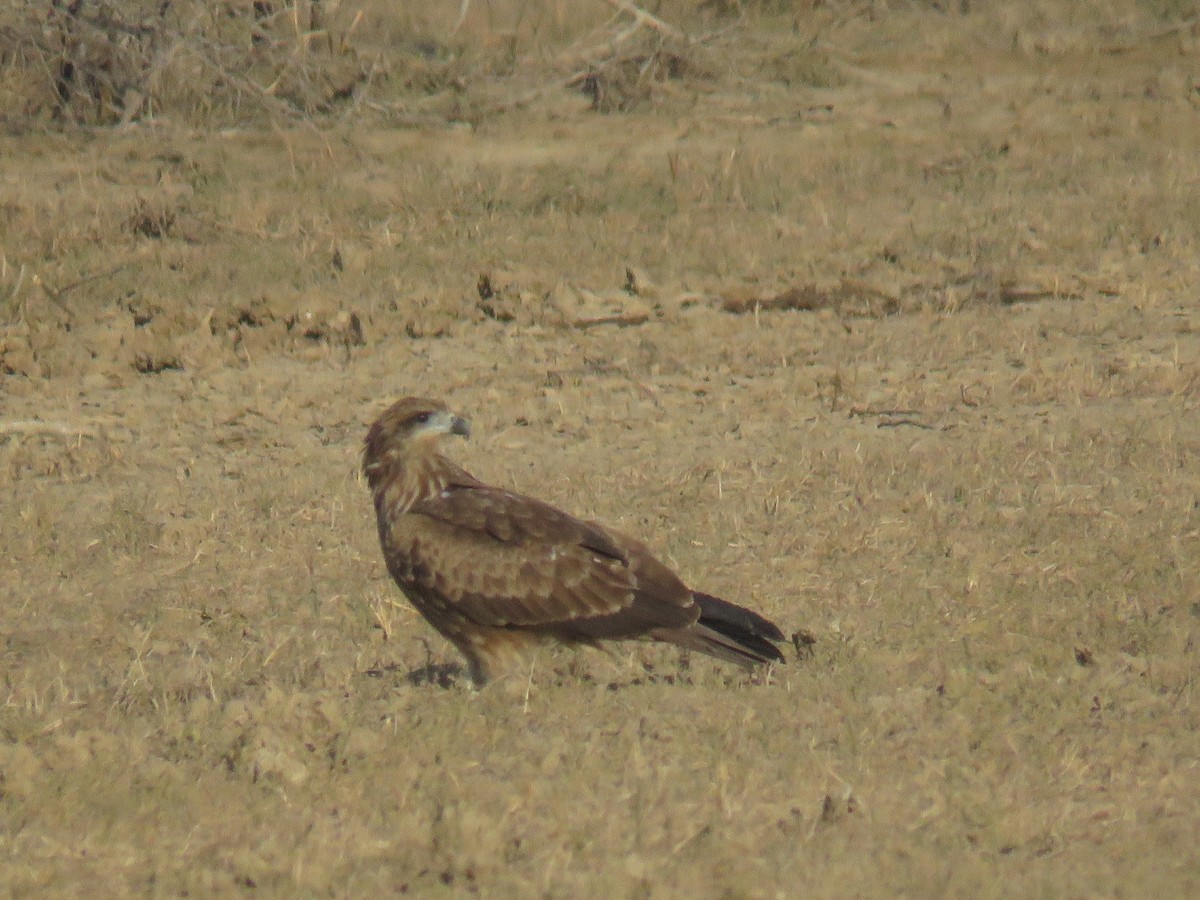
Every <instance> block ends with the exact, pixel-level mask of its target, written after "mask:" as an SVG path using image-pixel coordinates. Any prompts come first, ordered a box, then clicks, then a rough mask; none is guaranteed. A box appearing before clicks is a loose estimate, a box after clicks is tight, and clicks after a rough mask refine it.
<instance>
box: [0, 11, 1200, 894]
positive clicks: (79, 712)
mask: <svg viewBox="0 0 1200 900" xmlns="http://www.w3.org/2000/svg"><path fill="white" fill-rule="evenodd" d="M599 5H600V6H602V7H603V4H599ZM443 6H445V7H446V9H445V10H444V20H438V21H436V22H433V23H432V24H430V26H429V27H430V28H431V29H434V30H435V31H436V30H437V29H440V32H438V33H440V34H442V35H443V36H445V35H448V34H449V33H450V31H451V29H452V27H453V25H454V19H455V17H456V14H457V12H458V8H459V6H460V5H459V4H458V3H446V4H443ZM716 6H721V5H720V4H716ZM734 6H736V4H734ZM950 7H953V8H950ZM492 9H493V8H492V7H490V6H488V5H487V4H483V3H477V4H475V5H474V6H473V7H471V8H470V9H468V13H469V15H468V18H467V20H466V21H465V22H464V24H463V25H462V26H461V28H460V31H459V32H458V38H457V39H458V40H461V41H464V42H468V41H476V42H478V43H479V45H480V46H483V45H484V44H485V43H486V39H487V38H488V36H489V35H494V34H495V33H497V32H498V31H499V30H500V26H499V25H497V24H496V23H495V22H492V21H489V20H488V19H487V16H488V15H490V14H491V11H492ZM681 9H682V8H681V7H679V6H676V7H663V8H662V9H660V10H659V12H660V14H661V16H662V18H663V19H664V20H665V21H667V22H669V23H673V24H674V25H676V26H679V27H682V28H684V29H685V30H687V31H688V32H689V34H692V35H693V36H695V35H702V34H707V35H710V36H711V40H707V41H706V42H703V43H699V44H698V45H697V46H695V47H694V48H693V50H692V51H690V52H691V54H692V55H690V56H688V57H687V58H686V59H685V60H684V61H685V62H686V63H687V65H683V64H679V65H676V64H674V63H672V65H669V66H665V67H664V68H662V69H661V71H658V70H656V73H652V74H654V77H652V78H651V77H645V72H642V73H640V74H639V73H638V72H636V71H634V70H632V69H630V70H628V72H627V76H628V79H632V80H631V81H627V82H621V81H620V80H619V79H618V78H617V76H616V75H613V74H611V73H610V74H609V75H607V76H606V77H605V78H604V79H599V80H596V79H594V80H593V82H589V83H584V84H582V87H583V88H584V90H582V91H580V90H575V89H573V88H574V87H578V86H579V85H573V86H570V87H562V86H559V87H554V88H553V89H547V90H536V89H535V90H533V91H532V92H531V93H527V94H522V99H521V101H520V102H512V103H502V102H497V101H496V98H497V97H502V96H503V88H504V84H508V83H510V82H504V83H501V82H494V83H492V84H489V85H485V86H483V87H479V88H478V90H479V91H480V92H481V93H478V94H471V93H470V91H471V90H474V89H475V88H472V87H471V86H470V85H468V86H467V87H466V88H463V89H462V90H461V91H459V94H457V95H455V96H456V97H457V99H455V100H454V102H455V103H464V104H465V103H467V102H468V101H470V102H475V103H477V105H476V106H475V107H474V112H473V113H471V114H470V115H465V114H464V116H463V117H462V118H455V117H454V116H450V115H443V113H444V110H443V109H442V108H441V107H438V109H437V114H438V115H439V116H442V119H441V120H440V124H438V123H437V122H433V123H432V124H421V125H414V124H413V123H412V122H411V121H408V120H406V121H403V122H400V121H396V120H395V119H394V117H392V118H389V115H388V110H387V109H386V108H384V105H383V104H376V105H374V106H372V105H370V104H365V103H364V104H363V105H362V106H361V107H359V108H357V109H355V110H353V111H351V112H349V113H347V114H345V115H340V116H326V117H317V116H311V117H308V118H306V119H304V120H303V121H298V122H283V123H281V122H279V121H275V122H272V123H270V124H265V125H243V126H229V125H222V126H221V127H217V126H215V125H211V124H205V122H204V121H203V120H200V119H197V120H195V121H190V120H188V119H187V117H186V116H183V115H175V116H171V115H166V114H164V115H161V116H158V117H147V118H143V119H139V120H138V121H133V122H129V123H126V124H125V125H116V126H112V127H105V128H85V127H79V126H73V125H72V126H62V127H58V126H54V125H52V124H45V123H43V124H38V123H36V122H35V123H33V124H29V123H27V124H26V126H24V127H13V123H12V121H11V120H9V125H10V127H9V128H8V130H7V132H6V134H5V135H4V136H3V137H0V160H2V162H0V184H2V189H0V249H2V254H3V255H2V257H0V317H2V318H0V482H2V484H0V547H2V548H3V558H4V569H3V578H2V580H0V611H2V615H0V638H2V640H3V656H2V657H0V697H2V698H3V704H2V706H0V860H2V862H0V892H3V893H5V894H8V895H11V896H32V895H39V896H55V895H57V896H79V895H81V894H84V893H86V894H89V895H101V896H103V895H108V896H115V895H123V894H145V895H153V896H158V895H163V896H182V895H190V896H209V895H213V896H217V895H219V896H234V895H238V894H245V895H247V896H249V895H256V896H263V895H269V896H372V895H374V896H379V895H383V896H387V895H395V894H401V893H409V894H414V895H442V896H457V895H464V894H475V893H478V894H481V895H485V896H521V897H529V896H544V897H626V896H630V897H635V896H636V897H675V896H697V897H747V898H751V897H753V898H757V897H792V896H812V897H844V896H855V897H892V896H972V897H1001V896H1004V897H1012V896H1033V897H1074V896H1089V897H1091V896H1127V897H1128V896H1159V897H1168V896H1178V897H1183V896H1196V895H1198V894H1200V849H1198V848H1200V705H1198V704H1200V698H1197V697H1196V693H1195V679H1196V670H1197V655H1198V650H1197V644H1196V642H1197V635H1198V632H1200V473H1198V470H1197V451H1198V450H1200V416H1198V415H1197V412H1198V406H1200V403H1198V400H1197V384H1198V379H1200V303H1198V298H1200V141H1198V139H1197V135H1200V30H1198V26H1197V24H1196V20H1195V19H1191V20H1190V21H1182V20H1181V18H1180V17H1181V16H1182V15H1183V14H1184V13H1186V12H1187V9H1185V8H1184V7H1183V6H1172V5H1171V4H1169V3H1163V4H1152V3H1112V4H1107V5H1105V4H1099V5H1098V4H1095V3H1088V4H1069V3H1064V4H1037V3H1032V2H1029V3H1025V2H1013V3H1001V4H995V5H991V4H975V3H972V4H969V6H968V4H965V3H964V4H962V5H961V8H959V6H958V5H956V4H949V5H948V7H947V8H945V9H942V8H939V7H938V6H934V5H930V4H925V3H911V4H909V3H893V4H890V8H889V4H879V3H877V4H840V5H839V4H833V5H824V6H819V7H817V8H816V9H809V8H808V7H807V5H804V7H803V8H797V9H796V10H792V11H791V12H784V13H775V12H766V11H763V10H761V9H759V10H757V11H755V10H746V11H744V12H745V15H744V16H743V17H742V18H741V19H738V18H736V16H735V15H734V14H733V13H732V12H730V10H728V9H726V10H725V12H726V17H725V18H724V19H718V20H716V24H714V23H713V21H710V20H708V19H705V20H703V21H701V20H699V19H697V20H696V21H690V20H688V19H687V18H686V17H685V16H684V15H683V13H682V12H681ZM605 11H606V12H607V11H611V10H610V9H608V8H605ZM1193 13H1194V10H1193ZM375 14H378V10H376V13H375ZM614 21H616V22H617V24H618V25H619V26H620V27H622V28H624V27H629V26H630V24H631V20H630V19H629V18H628V17H621V16H618V17H617V19H615V20H614ZM722 22H723V23H724V24H723V25H722V24H721V23H722ZM370 27H372V23H371V21H370V20H367V21H366V23H365V24H364V25H363V26H362V28H363V30H364V32H365V31H366V30H367V29H369V28H370ZM374 27H378V23H377V22H376V23H375V26H374ZM564 27H565V26H564ZM614 27H617V26H614ZM642 28H643V29H644V30H647V31H653V26H651V25H643V26H642ZM719 28H723V29H724V30H723V31H721V32H720V33H719V34H718V33H717V31H718V29H719ZM551 38H553V39H554V40H558V38H556V37H554V35H551V36H550V37H545V38H544V40H545V41H546V42H547V46H551V45H552V41H551ZM554 46H557V45H554ZM657 59H658V63H661V62H662V61H663V60H664V59H666V57H661V56H660V57H658V58H657ZM667 61H668V62H670V60H667ZM658 63H656V65H657V64H658ZM521 71H523V70H520V68H519V67H518V71H517V72H516V74H515V75H513V82H511V83H516V82H517V81H519V76H520V75H521ZM538 71H547V70H545V69H539V70H538ZM630 72H631V73H632V74H629V73H630ZM568 74H569V73H568ZM630 84H632V85H633V87H632V88H631V87H630ZM520 89H521V91H525V90H526V87H525V86H521V88H520ZM456 90H458V89H457V88H456ZM486 91H491V93H486ZM601 94H603V97H602V96H600V95H601ZM440 96H443V98H444V97H445V96H449V94H445V95H440ZM464 97H465V98H466V99H465V100H464V99H462V98H464ZM472 98H475V99H474V100H472ZM479 98H483V99H479ZM605 98H607V99H605ZM447 102H449V101H447ZM411 393H420V394H427V395H434V396H439V397H443V398H445V399H446V400H447V401H448V402H449V403H450V404H451V405H452V407H453V408H454V409H455V410H456V411H459V412H461V413H462V414H464V415H467V416H469V417H470V418H471V419H472V420H473V426H474V436H473V438H472V440H471V441H469V442H466V443H462V444H459V445H456V446H455V447H454V448H453V449H454V452H455V453H456V458H457V459H458V461H460V462H461V463H462V464H464V465H465V466H466V467H467V468H468V469H469V470H471V471H473V472H474V473H476V474H477V475H479V476H480V477H483V478H485V479H487V480H489V481H492V482H495V483H499V484H501V485H505V486H509V487H512V488H514V489H518V490H521V491H523V492H527V493H532V494H535V495H537V496H540V497H542V498H544V499H546V500H549V501H551V502H553V503H555V504H557V505H559V506H562V507H564V508H565V509H568V510H570V511H572V512H574V513H576V514H579V515H584V516H587V517H591V518H596V519H599V520H601V521H604V522H608V523H610V524H612V525H614V526H617V527H619V528H620V529H622V530H623V531H626V532H629V533H631V534H634V535H637V536H639V537H640V538H642V539H643V540H644V541H646V542H647V543H648V544H649V545H650V546H652V547H653V548H655V549H656V550H657V551H659V552H660V553H661V555H662V557H663V558H664V559H665V560H666V561H668V562H669V563H671V564H672V565H673V566H675V567H676V568H677V570H678V571H679V572H680V573H681V574H682V575H683V576H684V577H685V579H686V580H688V581H689V582H690V583H691V584H694V585H695V586H696V587H701V588H703V589H705V590H707V591H710V592H712V593H715V594H718V595H721V596H724V597H727V598H729V599H731V600H735V601H738V602H741V603H744V604H746V605H750V606H753V607H754V608H756V609H759V610H761V611H762V612H764V613H765V614H767V615H769V616H771V617H772V618H774V619H775V620H777V621H778V622H779V623H780V624H781V625H782V626H783V627H784V629H785V631H787V633H788V634H789V635H790V634H793V633H794V634H796V648H795V650H793V648H791V647H789V648H788V655H789V660H788V664H787V665H786V666H782V667H779V668H777V669H775V670H774V671H771V672H770V673H768V674H766V675H765V676H764V677H760V678H750V677H748V676H747V675H745V674H744V673H741V672H739V671H737V670H732V669H730V668H728V667H723V666H721V665H720V664H718V663H716V662H713V661H710V660H708V659H704V658H698V657H694V656H693V657H691V658H688V657H686V656H684V655H682V654H680V653H679V652H677V651H676V650H674V649H672V648H664V647H658V646H651V645H643V644H634V645H625V646H621V647H618V648H616V649H615V652H614V653H613V654H611V655H605V654H601V653H597V652H594V651H586V650H585V651H558V652H554V651H546V652H544V653H542V654H541V655H539V656H537V657H534V658H531V659H530V661H529V665H528V668H527V670H525V671H522V672H519V673H514V674H513V675H511V676H509V677H508V678H506V679H502V680H501V682H499V683H498V684H495V685H492V686H489V687H488V688H487V689H485V690H483V691H481V692H475V691H473V690H471V689H470V687H469V685H467V684H465V683H464V682H463V680H462V679H457V680H456V679H449V682H448V683H446V681H445V680H443V681H442V682H441V683H439V682H438V681H437V680H436V679H435V680H434V681H433V683H431V681H430V679H429V678H427V677H425V676H426V675H427V674H428V673H429V672H431V671H436V670H437V666H439V665H441V664H445V663H452V662H455V661H456V655H455V653H454V651H453V648H452V647H450V646H449V645H447V644H446V643H445V642H444V641H442V640H441V639H440V638H438V637H437V636H436V634H434V633H433V632H432V631H431V630H430V629H429V628H428V627H427V626H425V625H424V624H423V623H422V622H421V621H420V620H419V619H418V618H417V616H416V615H415V613H413V612H412V610H411V609H410V608H409V607H408V606H407V605H406V603H405V602H404V601H403V598H402V597H401V595H400V594H399V592H398V590H397V589H396V588H395V586H394V585H393V584H392V583H391V582H390V581H389V579H388V577H387V573H386V571H385V569H384V567H383V563H382V558H381V554H380V552H379V548H378V544H377V539H376V536H375V532H374V522H373V516H372V510H371V505H370V501H369V498H368V496H367V492H366V489H365V486H364V483H363V482H362V480H361V478H360V477H359V475H358V473H357V466H358V455H359V449H360V444H361V441H362V438H363V436H364V433H365V429H366V426H367V424H368V423H369V422H370V421H371V420H372V418H373V417H374V416H375V415H377V414H378V413H379V412H380V411H381V410H382V408H383V407H384V406H385V405H386V404H387V403H388V402H390V401H391V400H393V399H395V398H397V397H399V396H402V395H405V394H411ZM431 665H432V668H431Z"/></svg>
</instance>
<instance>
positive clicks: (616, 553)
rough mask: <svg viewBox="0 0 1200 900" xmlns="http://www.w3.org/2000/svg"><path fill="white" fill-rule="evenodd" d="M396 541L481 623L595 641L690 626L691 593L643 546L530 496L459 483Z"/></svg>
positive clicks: (414, 571)
mask: <svg viewBox="0 0 1200 900" xmlns="http://www.w3.org/2000/svg"><path fill="white" fill-rule="evenodd" d="M401 518H402V519H403V523H397V525H399V527H398V528H393V530H392V533H391V534H390V535H389V540H390V542H391V543H392V546H393V548H394V549H395V550H396V551H398V552H399V553H401V554H402V555H403V556H404V557H405V558H406V560H407V562H408V566H407V568H408V570H409V573H410V574H411V579H412V581H413V582H414V583H415V585H416V586H417V587H419V588H420V589H421V590H423V591H430V590H432V591H435V592H436V593H437V594H439V595H440V596H441V598H442V600H443V602H445V603H446V604H447V605H448V606H450V607H452V608H453V609H454V610H455V611H456V612H457V613H459V614H460V615H462V616H465V617H466V618H467V619H469V620H471V621H473V622H476V623H478V624H480V625H489V626H516V627H521V628H525V629H528V630H534V631H542V632H545V633H547V634H553V635H556V636H558V637H560V638H566V639H574V640H585V641H587V640H595V639H600V638H610V637H622V636H632V635H640V634H645V633H646V632H647V631H648V630H649V629H653V628H673V627H682V626H686V625H690V624H691V623H693V622H695V621H696V620H697V619H698V618H699V615H700V611H699V608H698V607H697V606H696V605H695V602H694V601H693V599H692V593H691V591H689V590H688V589H687V587H686V586H685V585H684V584H683V582H681V581H680V580H679V579H678V578H677V577H676V576H675V575H674V574H673V573H672V572H671V571H670V570H669V569H668V568H667V567H666V566H664V565H662V563H660V562H658V561H657V560H656V559H655V558H654V557H653V555H651V554H650V553H649V551H648V550H646V548H645V547H644V546H642V545H641V544H639V543H637V542H636V541H633V540H632V539H629V538H626V537H624V536H623V535H619V534H616V533H614V532H610V531H608V530H606V529H604V528H602V527H600V526H599V525H596V524H594V523H590V522H583V521H581V520H579V519H576V518H574V517H572V516H569V515H567V514H566V513H564V512H562V511H561V510H558V509H555V508H554V507H552V506H549V505H548V504H545V503H542V502H541V501H539V500H534V499H533V498H531V497H524V496H521V495H520V494H513V493H511V492H509V491H502V490H499V489H496V488H490V487H486V486H483V485H463V486H452V487H451V488H449V489H447V490H444V491H441V492H439V493H438V494H436V495H435V496H433V497H431V498H429V499H426V500H423V501H421V502H420V503H418V504H416V505H415V506H414V507H413V508H412V509H411V510H410V511H409V512H408V513H407V514H406V515H404V516H403V517H401Z"/></svg>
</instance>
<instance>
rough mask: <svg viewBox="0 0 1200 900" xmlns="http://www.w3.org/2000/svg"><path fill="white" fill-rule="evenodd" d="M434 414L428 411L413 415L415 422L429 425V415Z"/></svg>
mask: <svg viewBox="0 0 1200 900" xmlns="http://www.w3.org/2000/svg"><path fill="white" fill-rule="evenodd" d="M432 415H433V413H427V412H423V413H417V415H415V416H413V422H414V423H416V424H417V425H428V424H429V417H430V416H432Z"/></svg>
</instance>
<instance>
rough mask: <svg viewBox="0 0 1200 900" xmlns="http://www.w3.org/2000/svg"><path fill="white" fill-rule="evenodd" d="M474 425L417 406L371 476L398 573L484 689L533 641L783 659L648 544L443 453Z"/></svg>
mask: <svg viewBox="0 0 1200 900" xmlns="http://www.w3.org/2000/svg"><path fill="white" fill-rule="evenodd" d="M469 432H470V426H469V423H468V422H467V421H466V420H465V419H462V418H460V417H459V416H456V415H454V414H453V413H451V412H450V411H449V410H448V409H447V408H446V407H445V405H443V404H442V403H439V402H438V401H436V400H426V399H422V398H418V397H408V398H405V399H403V400H400V401H399V402H397V403H395V404H393V405H392V406H391V407H389V408H388V409H387V410H386V411H385V412H384V413H383V415H381V416H380V417H379V418H378V420H376V422H375V423H374V424H373V425H372V426H371V429H370V431H369V432H368V433H367V439H366V443H365V446H364V449H363V474H364V475H365V476H366V478H367V482H368V484H369V485H370V488H371V493H372V494H373V495H374V499H375V514H376V519H377V522H378V525H379V542H380V544H381V546H382V548H383V556H384V559H385V560H386V561H387V568H388V571H389V572H390V573H391V575H392V578H394V579H395V580H396V584H398V585H399V586H400V589H401V590H402V591H403V592H404V594H405V595H406V596H407V597H408V599H409V600H410V601H412V604H413V606H415V607H416V608H417V611H418V612H419V613H420V614H421V615H422V616H424V617H425V619H426V620H427V621H428V622H429V624H431V625H432V626H433V627H434V628H436V629H437V630H438V631H439V632H441V633H442V634H443V635H444V636H445V637H446V638H447V639H448V640H449V641H450V642H451V643H453V644H454V645H455V646H456V647H458V649H459V650H460V651H462V653H463V655H464V656H465V657H466V658H467V662H468V665H469V667H470V674H471V678H472V680H473V681H474V682H475V684H476V685H477V686H478V685H483V684H484V683H485V682H486V681H487V680H488V679H489V678H490V677H492V676H493V675H495V674H497V673H498V672H499V671H501V669H502V667H503V664H504V662H505V661H506V659H507V658H508V657H511V656H514V655H516V654H519V653H520V652H521V651H522V650H523V649H525V648H526V647H528V646H529V645H531V644H534V643H541V642H544V641H559V642H564V643H575V644H591V645H597V644H599V643H600V642H602V641H609V640H620V639H629V638H651V639H653V640H658V641H666V642H668V643H672V644H677V645H678V646H680V647H686V648H688V649H690V650H698V651H700V652H702V653H707V654H708V655H710V656H715V657H717V658H718V659H723V660H727V661H729V662H734V663H737V664H739V665H741V666H744V667H746V668H753V667H755V666H759V665H763V664H766V663H774V662H783V654H782V653H781V652H780V651H779V649H778V648H777V647H776V646H775V643H777V642H780V641H782V640H783V639H784V638H783V634H782V633H781V632H780V630H779V628H778V627H777V626H776V625H775V624H774V623H772V622H770V621H768V620H767V619H765V618H763V617H762V616H760V615H758V614H757V613H755V612H751V611H750V610H748V609H744V608H742V607H740V606H736V605H734V604H732V603H727V602H726V601H724V600H720V599H718V598H716V597H713V596H710V595H708V594H703V593H700V592H699V591H693V590H690V589H689V588H688V587H687V586H686V585H685V584H684V583H683V582H682V581H680V580H679V578H678V577H677V576H676V575H675V573H673V572H672V571H671V570H670V569H668V568H667V567H666V566H665V565H663V564H662V563H661V562H659V561H658V560H657V559H656V558H655V557H654V555H653V554H652V553H651V552H650V551H649V550H648V549H647V548H646V547H645V546H644V545H642V544H641V543H639V542H638V541H635V540H634V539H632V538H630V537H626V536H625V535H623V534H620V533H619V532H616V531H613V530H612V529H610V528H605V527H604V526H602V525H599V524H597V523H595V522H585V521H582V520H580V519H576V518H574V517H573V516H570V515H568V514H567V513H565V512H562V511H561V510H558V509H555V508H554V507H553V506H550V505H549V504H546V503H543V502H541V501H540V500H535V499H533V498H532V497H525V496H522V495H520V494H515V493H513V492H511V491H506V490H503V489H501V488H497V487H492V486H490V485H487V484H484V483H483V482H482V481H480V480H479V479H477V478H475V477H474V476H473V475H471V474H469V473H468V472H466V471H465V470H464V469H462V468H461V467H459V466H458V465H456V464H455V463H453V462H451V461H450V460H448V459H446V457H444V456H442V455H441V454H440V453H439V452H438V445H439V440H440V439H441V438H442V437H444V436H445V435H448V434H458V435H462V436H464V437H466V436H467V435H468V434H469Z"/></svg>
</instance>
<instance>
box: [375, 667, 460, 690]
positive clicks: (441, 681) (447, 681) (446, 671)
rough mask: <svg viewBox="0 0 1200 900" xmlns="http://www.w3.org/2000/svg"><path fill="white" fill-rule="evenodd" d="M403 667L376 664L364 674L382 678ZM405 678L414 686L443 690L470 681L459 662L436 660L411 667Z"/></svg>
mask: <svg viewBox="0 0 1200 900" xmlns="http://www.w3.org/2000/svg"><path fill="white" fill-rule="evenodd" d="M403 668H404V667H403V666H402V665H400V664H399V663H389V664H388V665H386V666H375V667H374V668H370V669H367V670H366V672H364V673H363V674H365V675H366V676H367V677H368V678H382V677H383V676H384V675H390V674H391V673H393V672H398V671H400V670H401V669H403ZM404 680H405V681H407V682H408V683H409V684H410V685H412V686H413V687H424V686H426V685H431V686H435V687H439V688H442V689H443V690H449V689H450V688H452V687H454V686H455V685H456V684H458V683H459V682H460V681H464V682H469V679H468V678H467V670H466V669H465V668H463V667H462V666H460V665H459V664H458V663H435V662H427V663H425V665H423V666H417V667H416V668H415V669H410V670H409V671H408V672H406V673H405V674H404Z"/></svg>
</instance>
